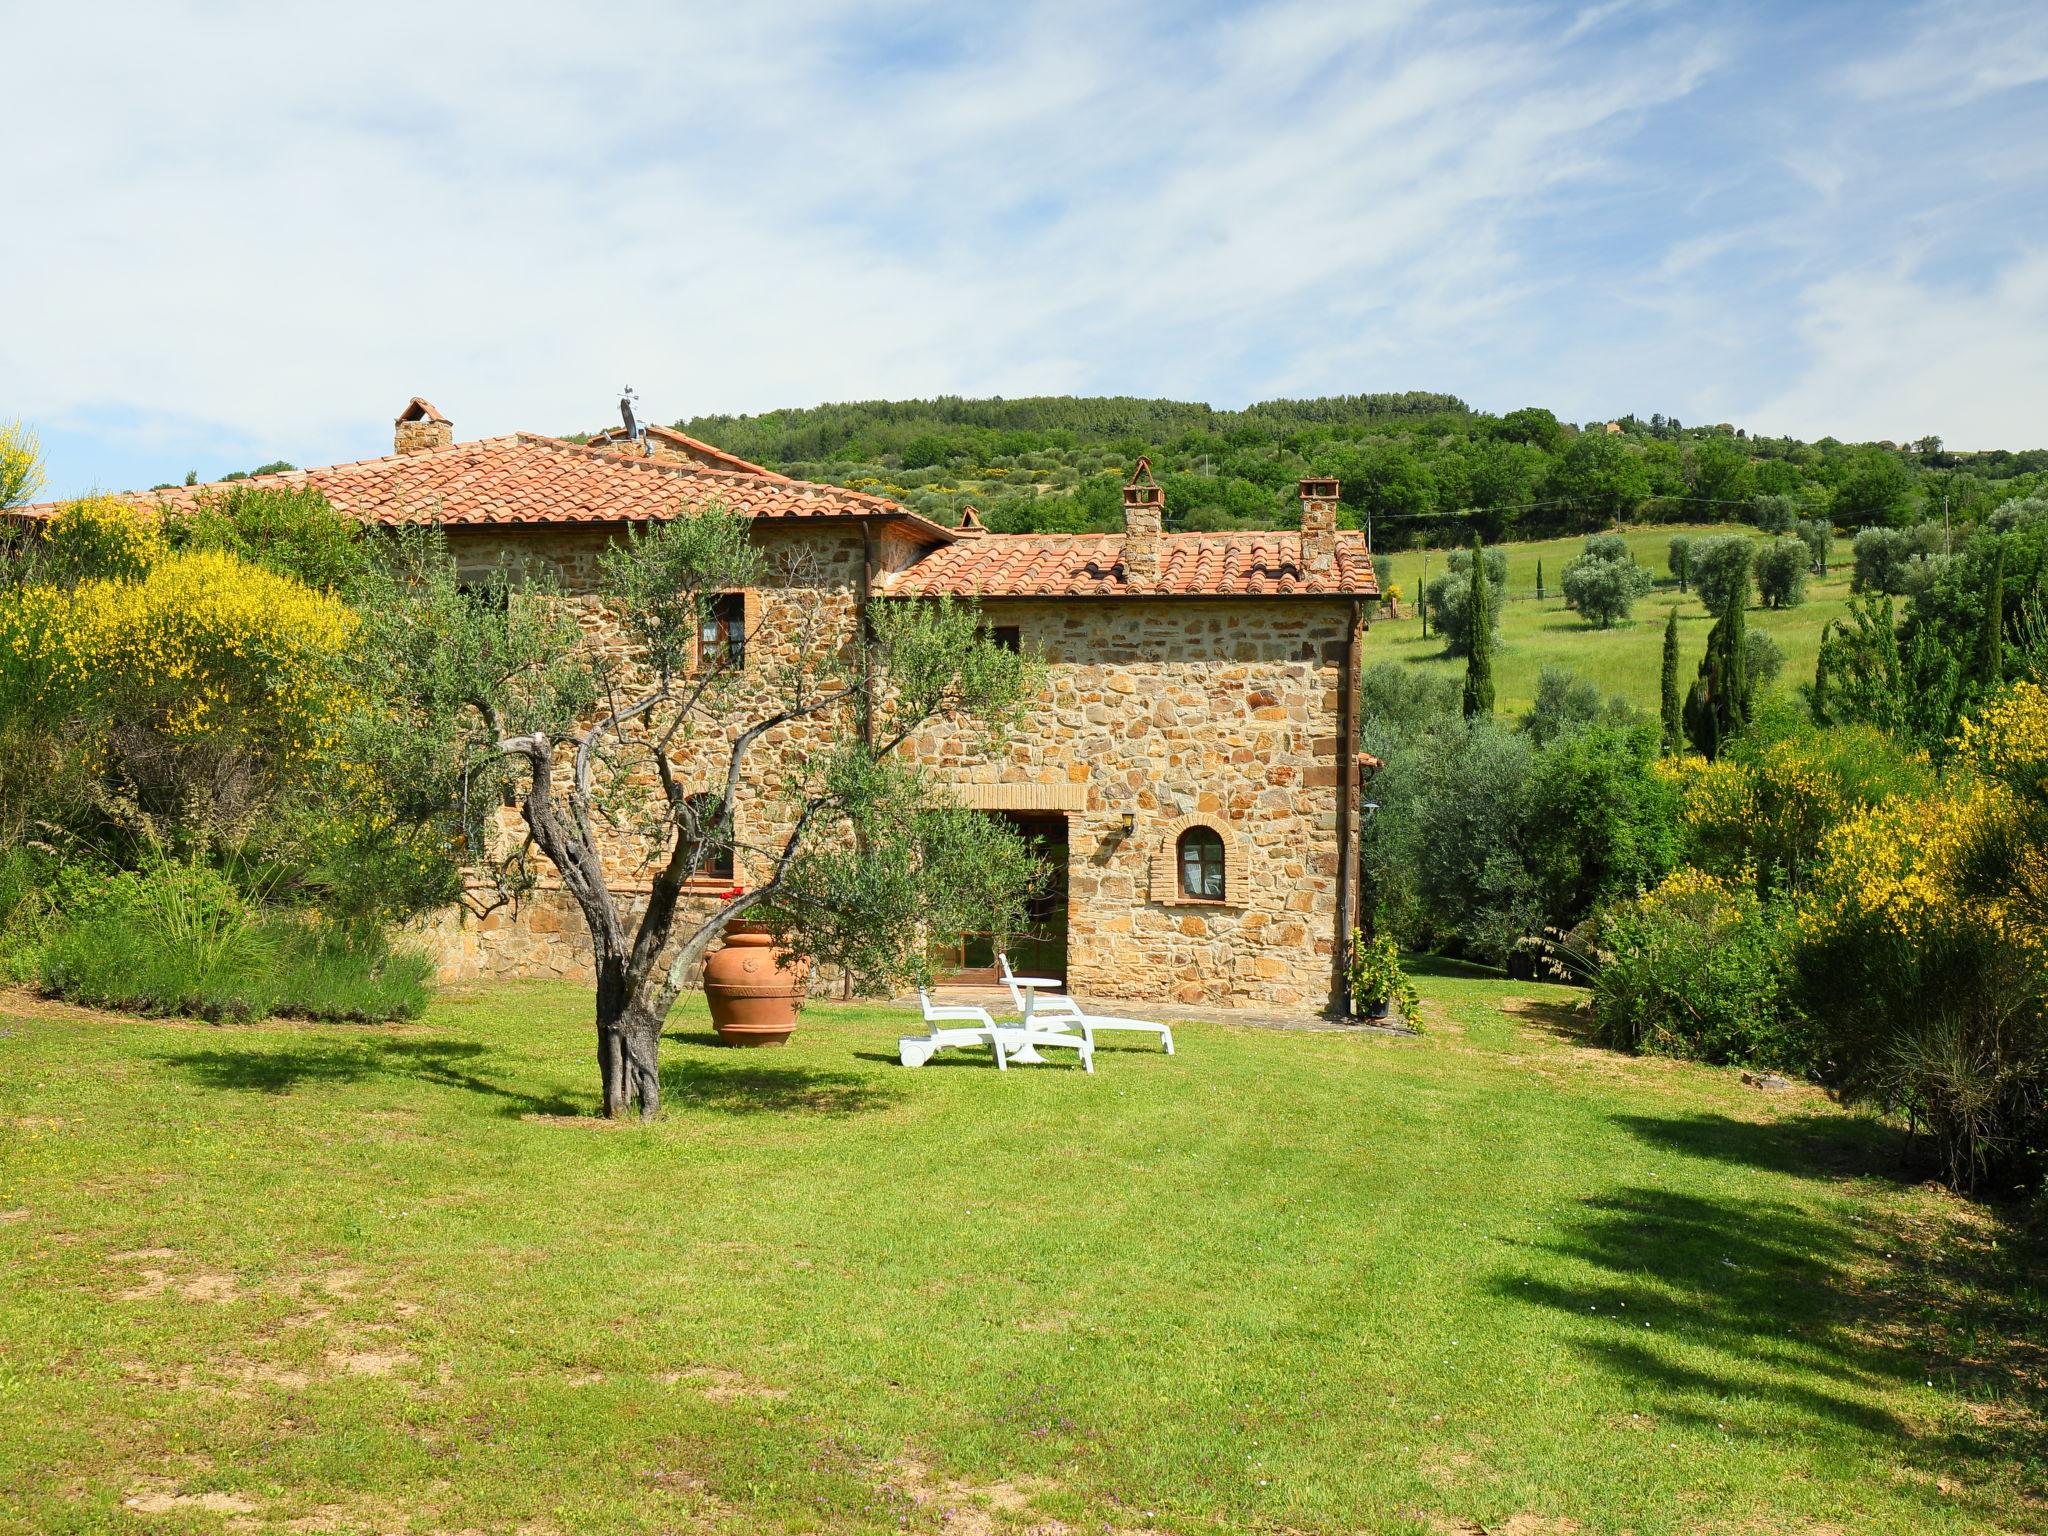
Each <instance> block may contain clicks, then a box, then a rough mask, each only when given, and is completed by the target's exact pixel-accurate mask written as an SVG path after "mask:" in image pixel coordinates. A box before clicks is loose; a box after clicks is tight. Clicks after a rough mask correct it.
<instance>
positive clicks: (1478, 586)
mask: <svg viewBox="0 0 2048 1536" xmlns="http://www.w3.org/2000/svg"><path fill="white" fill-rule="evenodd" d="M1485 555H1486V551H1485V549H1484V548H1483V547H1482V546H1481V545H1480V543H1479V535H1478V534H1476V533H1475V534H1473V535H1472V595H1471V598H1470V600H1469V602H1468V603H1467V605H1466V608H1465V612H1466V614H1467V615H1468V619H1467V622H1468V624H1469V625H1470V633H1469V638H1468V641H1467V644H1466V647H1465V718H1466V719H1468V720H1469V719H1471V718H1472V716H1474V715H1490V714H1492V713H1493V625H1492V624H1490V623H1488V622H1487V617H1488V616H1487V595H1486V559H1485Z"/></svg>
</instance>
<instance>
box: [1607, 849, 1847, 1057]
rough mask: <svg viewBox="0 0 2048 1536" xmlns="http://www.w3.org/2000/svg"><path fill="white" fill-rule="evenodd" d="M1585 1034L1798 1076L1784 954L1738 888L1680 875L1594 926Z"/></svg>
mask: <svg viewBox="0 0 2048 1536" xmlns="http://www.w3.org/2000/svg"><path fill="white" fill-rule="evenodd" d="M1595 933H1596V939H1595V944H1596V949H1595V952H1594V954H1593V956H1592V960H1593V965H1592V967H1591V969H1592V970H1593V972H1594V978H1593V1030H1594V1033H1595V1035H1596V1036H1597V1037H1598V1038H1599V1039H1600V1040H1601V1041H1602V1042H1603V1043H1605V1044H1607V1045H1611V1046H1614V1047H1616V1048H1618V1049H1621V1050H1626V1051H1655V1052H1659V1053H1661V1054H1663V1055H1667V1056H1684V1057H1689V1058H1692V1059H1695V1060H1699V1061H1710V1062H1721V1063H1727V1062H1743V1063H1747V1064H1750V1065H1754V1066H1762V1067H1778V1068H1784V1069H1788V1070H1793V1071H1804V1070H1807V1069H1808V1068H1809V1067H1810V1066H1811V1064H1812V1063H1811V1061H1810V1059H1809V1057H1810V1047H1809V1044H1808V1041H1807V1036H1806V1031H1805V1028H1804V1021H1803V1020H1802V1019H1801V1017H1800V1015H1799V1014H1798V1012H1797V1010H1796V1009H1794V1008H1793V1007H1792V1005H1791V1002H1790V981H1791V974H1792V972H1791V964H1790V955H1791V946H1790V944H1789V942H1788V939H1787V936H1786V926H1785V924H1783V923H1781V922H1780V921H1779V920H1778V918H1777V916H1776V914H1775V912H1774V910H1773V909H1772V908H1769V907H1766V906H1765V905H1764V904H1763V903H1762V902H1760V901H1759V900H1758V899H1757V897H1756V895H1755V893H1754V892H1753V891H1751V890H1748V889H1746V888H1744V887H1743V886H1740V885H1737V884H1734V883H1730V882H1725V881H1721V880H1717V879H1715V878H1714V877H1713V876H1711V875H1707V874H1703V873H1701V872H1700V871H1698V870H1694V869H1683V870H1680V871H1679V872H1678V873H1676V874H1674V875H1672V876H1671V877H1670V878H1668V879H1666V880H1665V881H1663V882H1662V883H1661V884H1659V885H1658V886H1656V887H1655V888H1654V889H1652V890H1651V891H1649V892H1647V893H1646V894H1644V895H1642V896H1639V897H1636V898H1635V899H1633V900H1630V901H1624V902H1619V903H1616V904H1615V905H1613V906H1611V907H1609V908H1607V910H1606V911H1605V912H1603V913H1602V914H1601V915H1600V917H1599V918H1598V920H1597V922H1596V923H1595Z"/></svg>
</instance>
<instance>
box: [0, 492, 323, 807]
mask: <svg viewBox="0 0 2048 1536" xmlns="http://www.w3.org/2000/svg"><path fill="white" fill-rule="evenodd" d="M107 526H118V524H117V523H116V522H113V521H111V520H110V522H109V523H108V525H107ZM128 547H129V548H130V549H131V551H133V550H144V549H147V543H146V540H145V541H143V542H140V543H137V544H133V545H130V546H128ZM356 624H357V620H356V616H355V615H354V613H353V612H351V610H350V609H349V608H348V607H346V606H345V605H344V604H343V603H341V602H340V601H338V600H337V599H335V598H332V597H328V596H325V595H323V594H321V593H317V592H314V591H311V590H310V589H308V588H307V587H305V586H303V585H301V584H300V583H298V582H296V581H293V580H291V579H290V578H288V577H284V576H280V575H277V574H275V573H273V572H270V571H267V570H263V569H261V568H259V567H256V566H252V565H250V564H248V563H247V562H245V561H242V560H238V559H236V558H235V557H234V556H232V555H229V554H226V553H223V552H220V551H194V552H190V553H183V554H157V555H155V556H154V557H153V563H152V564H150V565H149V566H148V567H147V569H146V570H143V571H142V572H141V573H140V574H139V575H137V576H135V577H133V578H131V579H119V578H97V579H92V580H86V581H81V582H79V583H78V584H77V585H76V586H73V587H71V588H69V589H68V590H67V589H65V588H63V587H59V586H54V585H32V586H27V587H21V588H17V589H15V590H14V591H13V592H11V593H8V594H6V595H5V596H4V597H0V704H4V705H6V706H8V707H10V708H11V709H13V710H14V711H16V712H18V716H19V717H20V718H22V719H25V720H32V721H35V722H37V728H38V729H41V730H44V731H51V730H63V731H65V732H66V733H67V734H68V735H69V736H70V737H71V738H72V739H74V740H79V741H90V742H92V743H94V744H95V745H96V746H97V747H98V748H99V749H100V751H101V752H102V753H103V754H104V756H105V758H106V760H107V761H108V762H109V764H110V765H111V766H112V767H114V768H115V769H116V770H117V777H118V778H120V779H124V780H125V781H126V785H127V788H128V790H129V791H130V792H132V793H133V795H134V796H135V798H136V801H137V803H138V807H139V808H140V809H141V810H143V811H144V812H146V813H148V814H151V815H154V816H169V817H171V818H173V819H174V820H178V819H182V818H185V817H186V816H188V815H190V816H195V817H197V818H199V819H200V820H201V821H204V822H208V823H211V824H214V825H219V824H221V823H223V822H228V823H232V822H234V821H236V820H238V819H242V818H246V816H247V815H248V814H250V813H251V812H253V811H254V810H255V809H256V808H257V807H258V806H259V805H260V804H261V803H262V802H263V801H264V800H265V799H266V798H268V796H269V795H270V794H272V793H273V792H274V791H275V790H276V788H277V787H278V786H279V784H280V783H282V782H284V781H287V780H289V779H291V778H292V777H293V776H295V775H298V774H300V773H303V772H304V771H306V770H307V769H308V768H309V767H310V766H311V765H312V764H313V763H314V762H316V761H317V760H318V759H319V757H320V756H321V754H322V753H324V752H325V751H326V750H327V749H328V748H329V747H330V746H331V745H332V743H333V741H334V739H335V734H336V731H337V729H338V722H339V720H340V718H341V714H342V711H343V710H344V709H345V708H346V706H347V702H348V694H347V690H346V688H345V685H344V682H343V678H342V668H341V666H340V663H341V661H342V658H343V656H344V654H345V652H346V650H347V648H348V646H349V644H350V641H351V638H352V636H353V635H354V633H355V629H356Z"/></svg>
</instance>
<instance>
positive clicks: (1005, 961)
mask: <svg viewBox="0 0 2048 1536" xmlns="http://www.w3.org/2000/svg"><path fill="white" fill-rule="evenodd" d="M996 965H997V967H998V968H999V970H1000V971H1001V973H1002V978H1003V985H1004V986H1006V987H1008V988H1009V989H1010V1001H1011V1002H1012V1003H1013V1004H1015V1005H1016V1008H1017V1011H1018V1012H1019V1013H1022V1014H1025V1015H1026V1016H1027V1017H1029V1018H1030V1019H1031V1021H1032V1024H1033V1027H1034V1028H1035V1027H1037V1025H1038V1021H1039V1020H1041V1019H1042V1020H1044V1021H1045V1025H1046V1027H1047V1028H1051V1029H1069V1028H1072V1029H1080V1030H1082V1031H1083V1032H1085V1033H1086V1034H1087V1035H1088V1037H1089V1038H1090V1039H1091V1040H1092V1039H1093V1038H1094V1037H1095V1033H1096V1031H1098V1030H1105V1029H1131V1030H1138V1031H1141V1032H1143V1033H1145V1034H1148V1035H1157V1036H1158V1037H1159V1043H1160V1044H1161V1045H1163V1046H1165V1047H1166V1054H1167V1055H1169V1056H1171V1055H1172V1054H1173V1031H1172V1030H1171V1029H1170V1028H1168V1027H1167V1026H1166V1025H1164V1024H1153V1023H1150V1022H1149V1021H1147V1020H1145V1019H1118V1018H1111V1017H1109V1016H1108V1015H1105V1014H1099V1013H1089V1012H1088V1011H1087V1010H1086V1009H1084V1008H1083V1007H1082V1006H1081V1005H1080V1004H1079V1003H1077V1002H1075V1001H1074V1000H1073V999H1072V998H1071V997H1069V996H1067V995H1066V994H1065V993H1064V992H1054V991H1051V990H1048V989H1047V988H1044V987H1037V988H1034V989H1033V991H1032V996H1031V997H1030V998H1029V999H1027V998H1026V997H1025V995H1024V989H1023V988H1022V987H1020V986H1018V985H1017V973H1016V972H1015V971H1013V970H1011V969H1010V957H1009V956H1008V955H1005V954H998V955H997V956H996Z"/></svg>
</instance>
